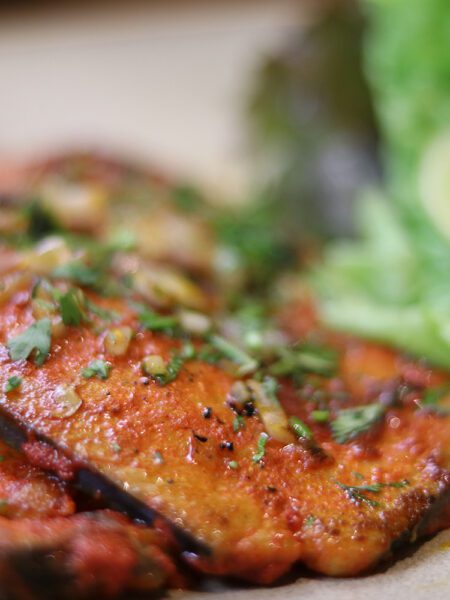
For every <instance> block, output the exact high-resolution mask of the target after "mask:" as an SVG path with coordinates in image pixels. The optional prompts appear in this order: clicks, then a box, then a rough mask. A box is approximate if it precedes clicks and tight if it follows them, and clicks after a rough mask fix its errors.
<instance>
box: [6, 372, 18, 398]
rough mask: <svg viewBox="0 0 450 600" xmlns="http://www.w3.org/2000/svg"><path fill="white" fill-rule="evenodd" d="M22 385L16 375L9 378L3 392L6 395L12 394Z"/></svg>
mask: <svg viewBox="0 0 450 600" xmlns="http://www.w3.org/2000/svg"><path fill="white" fill-rule="evenodd" d="M21 384H22V378H21V377H18V376H17V375H13V376H12V377H10V378H9V379H8V381H7V383H6V385H5V387H4V392H5V393H6V394H7V393H8V392H12V391H13V390H15V389H17V388H18V387H19V386H20V385H21Z"/></svg>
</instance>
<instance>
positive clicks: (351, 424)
mask: <svg viewBox="0 0 450 600" xmlns="http://www.w3.org/2000/svg"><path fill="white" fill-rule="evenodd" d="M385 411H386V407H385V406H383V405H382V404H366V405H365V406H357V407H355V408H346V409H344V410H340V411H339V412H338V415H337V418H336V419H335V420H334V421H333V422H332V423H331V430H332V432H333V437H334V439H335V440H336V442H338V444H343V443H345V442H348V441H349V440H352V439H354V438H356V437H358V436H359V435H361V434H362V433H365V432H366V431H368V430H369V429H370V428H371V427H372V426H373V425H374V424H375V423H376V422H377V421H379V420H380V419H381V417H382V416H383V415H384V413H385Z"/></svg>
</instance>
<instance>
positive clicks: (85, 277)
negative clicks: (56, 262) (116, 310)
mask: <svg viewBox="0 0 450 600" xmlns="http://www.w3.org/2000/svg"><path fill="white" fill-rule="evenodd" d="M101 275H102V274H101V273H100V272H99V271H98V270H97V269H94V268H93V267H88V266H87V265H85V264H84V263H83V262H81V261H78V260H76V261H72V262H68V263H66V264H65V265H61V266H59V267H56V269H54V271H53V273H52V276H53V277H57V278H60V279H69V280H70V281H73V282H74V283H79V284H80V285H85V286H87V287H94V286H95V285H96V284H97V283H98V282H99V279H100V278H101Z"/></svg>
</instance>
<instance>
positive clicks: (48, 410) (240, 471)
mask: <svg viewBox="0 0 450 600" xmlns="http://www.w3.org/2000/svg"><path fill="white" fill-rule="evenodd" d="M93 298H94V297H93ZM94 299H95V301H96V302H97V303H98V304H101V305H103V306H105V307H110V308H113V309H114V310H119V311H120V312H121V313H122V314H123V315H124V316H123V323H127V324H130V325H132V326H133V327H135V328H136V329H137V328H138V326H137V323H136V320H135V316H134V314H133V313H132V312H131V311H130V309H129V308H128V307H127V306H126V305H125V304H124V303H123V302H122V301H120V300H105V299H101V298H94ZM29 301H30V291H29V290H26V291H23V292H19V293H17V294H16V296H15V297H14V298H12V300H11V301H10V302H9V303H8V304H7V305H6V306H5V307H3V308H2V309H1V313H0V343H6V341H7V339H8V338H10V337H12V336H14V335H16V334H18V333H19V332H20V331H22V330H23V329H24V328H25V327H26V326H27V325H29V324H30V323H31V322H32V320H33V319H32V316H31V310H30V302H29ZM299 322H301V319H300V320H299ZM309 322H310V321H309ZM293 323H294V320H293V319H292V318H291V319H290V327H291V329H293V328H294V325H293ZM302 333H304V332H302ZM332 341H333V340H332ZM333 343H335V344H336V345H337V346H340V349H341V360H340V373H339V377H338V378H336V379H334V380H332V381H328V382H320V385H324V386H337V387H340V388H342V387H343V388H344V389H347V390H348V391H350V392H351V394H350V398H349V399H348V400H346V401H340V403H339V407H342V406H346V405H351V404H355V403H356V404H357V403H362V402H367V401H368V400H370V394H373V390H374V389H375V388H377V387H378V388H379V389H380V390H381V389H384V386H387V388H389V386H391V387H392V382H393V381H396V382H398V380H399V379H402V380H405V378H406V379H407V378H408V377H409V378H411V377H412V378H414V377H415V378H416V379H417V378H419V379H420V378H422V380H423V381H422V384H425V385H432V384H434V383H436V384H437V383H442V381H443V380H444V379H443V376H442V375H439V374H435V373H433V372H432V371H431V370H428V369H423V368H419V367H418V366H417V365H415V364H414V363H411V362H407V361H405V360H403V359H401V358H400V357H398V356H397V355H396V354H395V353H393V352H390V351H388V350H384V349H383V348H380V347H377V346H373V345H370V344H364V343H359V342H358V343H357V342H351V341H346V340H344V341H342V340H334V341H333ZM174 345H177V342H176V341H173V340H171V339H169V338H166V337H164V336H162V335H156V334H152V333H150V332H140V333H138V334H137V336H136V338H135V339H134V340H133V342H132V344H131V346H130V349H129V351H128V353H127V354H126V356H124V357H120V358H115V357H113V356H108V355H105V354H104V349H103V338H102V335H100V336H98V335H96V334H95V333H94V331H93V328H87V327H72V328H68V329H67V332H66V334H65V336H64V337H63V338H59V339H57V340H54V341H53V344H52V350H51V354H50V356H49V358H48V360H47V361H46V363H45V364H44V365H43V366H42V367H36V366H35V365H34V364H33V363H32V362H31V361H23V362H19V363H12V362H11V360H10V358H9V355H8V352H7V349H6V348H5V347H4V346H1V347H0V364H1V368H0V388H2V387H3V384H4V382H5V381H6V380H7V378H8V377H10V376H11V375H13V374H16V375H20V376H21V377H22V378H23V380H24V382H23V384H22V386H21V388H20V390H18V391H17V392H15V393H11V394H9V395H8V397H6V396H5V395H2V396H1V400H0V404H1V408H2V410H3V411H5V412H6V413H8V414H10V415H12V416H13V417H14V418H15V419H17V420H18V421H20V422H22V423H25V424H27V425H28V426H30V427H32V428H33V429H34V430H35V431H37V432H39V433H40V434H43V435H45V436H47V437H48V438H50V439H51V440H53V441H54V442H55V443H56V444H57V445H58V446H59V447H61V448H64V449H65V451H66V453H67V455H69V456H71V457H72V458H73V459H74V463H73V467H74V468H75V469H76V468H77V465H79V464H83V461H84V462H85V463H87V464H88V465H90V466H92V467H94V468H95V469H98V470H99V471H100V472H101V473H102V474H103V475H104V476H105V477H107V478H109V479H111V480H112V481H114V482H115V483H117V484H118V485H119V486H120V487H122V488H123V490H124V491H125V492H126V493H130V494H133V495H135V496H136V497H138V498H139V499H141V500H143V501H144V502H146V503H147V504H148V505H150V506H151V507H153V508H156V509H157V510H159V511H160V512H161V513H162V514H164V515H165V516H167V517H168V518H170V519H172V520H173V521H175V522H176V523H177V524H179V525H180V526H181V527H183V528H185V529H186V530H188V531H190V532H191V533H193V534H194V535H195V536H197V537H198V538H199V539H201V540H203V541H204V542H206V543H207V544H208V545H209V546H210V547H211V549H212V556H211V557H210V558H202V559H199V558H196V557H194V556H191V557H190V560H191V561H192V562H193V563H194V564H196V565H197V567H198V568H200V569H202V570H204V571H206V572H210V573H218V574H230V575H235V576H242V577H245V578H248V579H251V580H253V581H257V582H260V583H269V582H271V581H273V580H274V579H275V578H276V577H278V576H280V575H281V574H282V573H284V572H286V571H287V570H288V569H289V567H290V566H291V565H292V564H293V563H295V562H297V561H302V562H303V563H305V564H306V565H308V566H309V567H311V568H312V569H315V570H317V571H320V572H322V573H326V574H329V575H339V576H343V575H354V574H357V573H360V572H361V571H364V570H366V569H368V568H370V567H371V566H373V565H374V564H375V563H376V562H377V561H378V560H379V559H380V558H381V557H383V556H384V555H386V553H388V552H389V549H390V547H391V544H392V543H393V542H394V541H395V540H397V539H398V538H399V537H401V536H402V535H403V534H405V532H408V531H413V530H414V529H415V528H416V527H417V526H418V525H419V523H420V522H421V520H422V519H423V517H424V515H426V514H427V512H428V511H429V509H430V507H431V506H432V505H433V502H434V500H435V499H436V498H437V497H438V496H442V495H443V494H445V493H446V492H448V490H449V488H450V476H449V473H448V471H447V466H448V464H449V451H450V443H449V442H450V419H449V418H442V417H437V416H434V415H432V414H426V413H425V412H424V411H417V410H416V404H415V403H414V398H413V397H412V396H411V395H410V396H408V397H407V398H406V399H405V401H404V402H403V406H401V407H398V408H395V409H391V410H389V412H388V414H387V416H386V418H385V419H384V421H383V423H382V424H381V425H380V426H379V427H377V428H375V430H374V431H373V432H371V433H370V434H368V435H366V436H362V437H360V438H358V439H357V440H355V441H354V442H351V443H348V444H345V445H339V444H336V443H335V442H333V441H332V439H331V436H330V433H329V430H328V427H327V426H324V425H316V424H314V423H313V422H312V421H311V419H310V417H309V411H310V409H311V404H309V403H308V402H305V401H304V400H303V401H302V400H301V399H300V398H295V395H294V392H293V391H292V390H290V389H289V388H288V387H286V389H285V391H284V393H283V402H284V404H285V406H286V408H287V410H288V412H290V413H295V414H298V415H299V416H301V417H302V418H303V419H304V420H305V421H306V422H308V424H309V425H310V426H311V428H312V429H313V431H314V435H315V436H316V439H317V441H318V443H319V444H320V445H321V447H322V448H323V450H324V452H325V454H326V456H325V457H324V456H323V455H321V454H317V453H316V454H314V453H312V452H311V450H310V449H308V448H307V447H305V446H304V445H302V443H300V442H297V443H292V444H289V445H286V446H283V444H281V443H279V442H277V441H275V440H273V439H270V440H269V442H268V444H267V451H266V456H265V457H264V459H263V461H261V462H260V463H259V464H255V463H254V462H253V460H252V457H253V455H254V453H255V452H256V447H257V440H258V437H259V435H260V433H261V432H262V431H264V426H263V424H262V422H261V421H260V419H259V418H258V416H257V415H255V416H253V417H251V418H247V419H246V421H245V423H246V426H245V429H241V430H239V431H238V432H236V433H235V432H234V431H233V427H232V422H233V418H234V414H233V412H232V410H231V409H230V407H229V406H228V404H227V394H228V392H229V390H230V386H231V384H232V382H233V379H232V377H231V376H230V375H228V374H226V373H225V372H223V371H221V370H220V369H218V368H217V367H214V366H211V365H208V364H205V363H200V362H197V361H191V362H189V363H188V364H187V365H186V366H185V368H184V369H183V370H182V371H181V373H180V374H179V376H178V378H177V379H176V381H175V382H173V383H171V384H169V385H167V386H166V387H160V386H158V385H157V384H156V383H155V382H153V381H149V380H148V379H146V378H143V377H142V372H141V367H140V364H141V360H142V358H143V356H145V355H147V354H154V353H156V354H162V355H163V356H165V357H168V356H169V351H170V349H171V348H173V346H174ZM98 357H104V358H106V359H107V360H108V361H110V363H111V364H112V370H111V374H110V377H109V379H108V380H106V381H100V380H98V379H90V380H86V379H83V378H82V377H81V376H80V372H81V370H82V369H83V368H84V367H85V366H86V365H88V363H89V362H90V361H91V360H92V359H94V358H98ZM63 383H64V384H72V385H76V386H77V387H76V389H77V393H78V394H79V396H80V397H81V398H82V401H83V404H82V406H81V407H80V409H79V410H78V411H77V412H76V413H75V414H74V415H73V416H71V417H69V418H65V419H61V418H55V417H54V416H52V415H53V413H54V410H55V400H54V396H53V394H54V390H55V388H56V386H57V385H59V384H63ZM206 407H210V408H211V409H212V416H211V418H209V419H205V418H204V417H203V412H204V409H205V408H206ZM337 407H338V403H337V401H333V402H332V404H331V410H332V411H335V410H336V409H337ZM194 433H195V434H197V435H200V436H203V437H205V438H207V440H206V441H200V440H199V439H198V438H196V437H195V436H194ZM227 441H228V442H233V445H234V449H233V450H232V451H231V450H229V449H226V448H223V447H221V443H222V442H227ZM155 452H159V453H161V455H162V457H163V461H164V462H163V463H162V464H159V461H157V460H155ZM230 460H235V461H237V462H238V464H239V467H238V468H237V469H236V470H234V469H232V468H230V466H229V462H230ZM44 466H45V465H44ZM47 466H48V465H47ZM354 472H358V473H360V474H361V475H362V476H363V479H362V480H361V479H360V478H357V477H356V476H355V475H354ZM404 479H407V480H408V481H409V485H408V486H406V487H404V488H398V489H397V488H385V489H383V490H382V491H381V493H379V494H377V495H375V494H372V495H371V494H368V495H369V496H370V497H371V498H372V499H373V500H376V501H377V502H379V506H377V507H372V506H369V505H367V504H366V503H364V502H363V503H358V502H355V501H352V500H351V498H349V496H348V495H347V494H346V492H345V491H344V490H342V489H341V488H340V487H339V486H338V485H337V484H336V480H338V481H340V482H342V483H346V484H351V485H359V484H361V482H363V483H373V482H385V483H386V482H398V481H402V480H404ZM312 519H314V520H312Z"/></svg>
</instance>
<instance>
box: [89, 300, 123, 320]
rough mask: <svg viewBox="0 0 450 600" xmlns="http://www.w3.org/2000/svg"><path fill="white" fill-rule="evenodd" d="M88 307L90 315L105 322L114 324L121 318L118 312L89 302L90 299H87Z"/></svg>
mask: <svg viewBox="0 0 450 600" xmlns="http://www.w3.org/2000/svg"><path fill="white" fill-rule="evenodd" d="M86 307H87V309H88V310H89V312H90V313H92V314H93V315H96V316H97V317H100V319H102V320H103V321H108V322H110V323H112V322H113V321H118V320H119V319H120V317H121V315H120V313H118V312H116V311H115V310H107V309H106V308H103V307H101V306H98V305H97V304H94V302H92V301H91V300H89V298H86Z"/></svg>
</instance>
